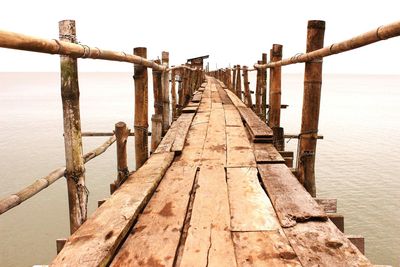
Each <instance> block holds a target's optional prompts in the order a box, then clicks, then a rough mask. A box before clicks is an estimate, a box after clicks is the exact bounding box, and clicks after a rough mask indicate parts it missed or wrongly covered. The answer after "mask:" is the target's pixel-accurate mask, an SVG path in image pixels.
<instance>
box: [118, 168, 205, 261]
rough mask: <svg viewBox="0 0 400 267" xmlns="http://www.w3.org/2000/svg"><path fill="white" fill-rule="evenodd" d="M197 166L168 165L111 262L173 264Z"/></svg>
mask: <svg viewBox="0 0 400 267" xmlns="http://www.w3.org/2000/svg"><path fill="white" fill-rule="evenodd" d="M196 169H197V167H196V166H185V165H184V164H182V162H180V161H176V162H174V163H173V164H172V165H171V167H170V168H169V169H168V171H167V173H166V174H165V176H164V178H163V179H162V181H161V183H160V185H159V186H158V188H157V191H156V192H155V193H154V195H153V197H152V198H151V200H150V202H149V204H148V205H147V206H146V208H145V209H144V211H143V213H142V215H140V216H139V220H138V222H137V223H136V225H135V226H134V228H133V229H132V231H131V233H130V235H129V237H128V239H127V240H126V241H125V242H124V244H123V246H122V247H121V248H120V250H119V251H118V254H117V255H116V256H115V258H114V260H113V262H112V264H111V266H143V267H144V266H148V267H150V266H151V267H152V266H173V262H174V259H175V253H176V249H177V247H178V245H179V240H180V236H181V230H182V228H183V225H184V221H185V215H186V211H187V207H188V202H189V196H190V194H191V191H192V188H193V181H194V178H195V175H196Z"/></svg>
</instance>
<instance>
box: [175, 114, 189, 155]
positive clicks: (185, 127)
mask: <svg viewBox="0 0 400 267" xmlns="http://www.w3.org/2000/svg"><path fill="white" fill-rule="evenodd" d="M193 117H194V113H188V114H181V115H180V116H179V118H178V119H177V120H176V122H177V123H178V125H177V130H176V135H175V140H174V144H173V145H172V147H171V151H175V152H180V151H182V150H183V146H184V145H185V140H186V136H187V133H188V131H189V127H190V124H191V123H192V120H193Z"/></svg>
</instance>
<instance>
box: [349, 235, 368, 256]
mask: <svg viewBox="0 0 400 267" xmlns="http://www.w3.org/2000/svg"><path fill="white" fill-rule="evenodd" d="M346 237H347V238H348V239H349V240H350V242H351V243H353V245H354V246H356V248H358V250H359V251H360V252H361V253H362V254H364V255H365V239H364V237H363V236H361V235H346Z"/></svg>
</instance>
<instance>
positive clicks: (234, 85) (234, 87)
mask: <svg viewBox="0 0 400 267" xmlns="http://www.w3.org/2000/svg"><path fill="white" fill-rule="evenodd" d="M232 73H233V74H232V87H231V88H229V89H230V90H231V91H232V92H234V93H235V94H236V65H235V66H233V71H232Z"/></svg>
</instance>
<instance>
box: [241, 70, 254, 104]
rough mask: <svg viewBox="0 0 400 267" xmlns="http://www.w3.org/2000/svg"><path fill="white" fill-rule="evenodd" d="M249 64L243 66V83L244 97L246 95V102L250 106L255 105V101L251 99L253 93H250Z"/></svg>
mask: <svg viewBox="0 0 400 267" xmlns="http://www.w3.org/2000/svg"><path fill="white" fill-rule="evenodd" d="M247 69H248V68H247V66H243V85H244V97H245V102H246V105H247V106H248V107H249V108H252V107H253V102H252V100H251V94H250V87H249V84H250V82H249V73H248V71H247Z"/></svg>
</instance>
